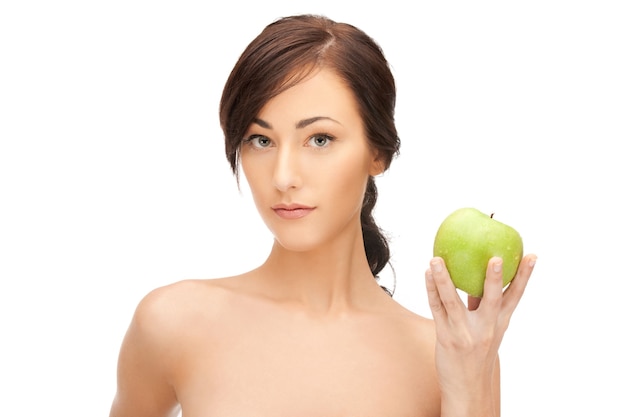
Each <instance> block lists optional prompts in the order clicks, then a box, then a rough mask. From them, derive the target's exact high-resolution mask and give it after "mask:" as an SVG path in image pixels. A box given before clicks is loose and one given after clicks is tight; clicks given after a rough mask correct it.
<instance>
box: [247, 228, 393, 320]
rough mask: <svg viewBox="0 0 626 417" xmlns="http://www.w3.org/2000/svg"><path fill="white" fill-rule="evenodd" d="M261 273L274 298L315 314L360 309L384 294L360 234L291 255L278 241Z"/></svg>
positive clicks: (261, 268) (292, 252)
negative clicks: (360, 302)
mask: <svg viewBox="0 0 626 417" xmlns="http://www.w3.org/2000/svg"><path fill="white" fill-rule="evenodd" d="M260 270H261V271H262V272H263V273H262V274H260V275H259V276H261V277H263V278H262V279H264V280H267V283H269V288H271V291H272V297H276V299H277V300H279V301H284V302H288V303H293V304H294V305H295V306H299V307H302V308H305V309H307V310H310V311H311V312H316V313H323V314H328V313H333V312H335V313H340V312H343V311H346V310H347V309H350V308H358V304H359V300H371V299H370V297H372V296H373V297H377V296H379V295H380V294H381V293H382V291H381V289H380V288H379V286H378V283H377V282H376V281H375V280H374V277H373V276H372V273H371V271H370V268H369V265H368V263H367V257H366V255H365V249H364V246H363V236H362V235H361V234H360V230H359V233H358V235H357V236H356V237H354V238H351V239H344V240H343V241H337V242H334V243H332V244H328V245H322V246H320V247H317V248H315V249H312V250H309V251H290V250H289V249H287V248H285V247H283V246H282V245H281V244H280V243H278V242H276V241H275V242H274V245H273V247H272V251H271V253H270V255H269V257H268V259H267V261H266V262H265V263H264V264H263V265H262V266H261V267H260ZM383 295H384V294H383Z"/></svg>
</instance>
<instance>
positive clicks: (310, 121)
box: [253, 116, 341, 129]
mask: <svg viewBox="0 0 626 417" xmlns="http://www.w3.org/2000/svg"><path fill="white" fill-rule="evenodd" d="M320 120H330V121H331V122H335V123H337V124H341V123H339V122H338V121H337V120H335V119H333V118H332V117H327V116H315V117H309V118H308V119H302V120H300V121H299V122H298V123H296V129H303V128H305V127H307V126H308V125H310V124H313V123H315V122H318V121H320ZM253 122H254V123H256V124H257V125H259V126H261V127H262V128H265V129H272V125H271V124H270V123H268V122H266V121H265V120H263V119H259V118H255V119H254V120H253Z"/></svg>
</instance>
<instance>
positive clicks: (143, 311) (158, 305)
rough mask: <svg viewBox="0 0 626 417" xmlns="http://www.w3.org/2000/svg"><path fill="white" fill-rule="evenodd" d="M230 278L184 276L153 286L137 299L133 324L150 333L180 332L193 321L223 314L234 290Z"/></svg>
mask: <svg viewBox="0 0 626 417" xmlns="http://www.w3.org/2000/svg"><path fill="white" fill-rule="evenodd" d="M233 280H235V278H234V277H232V278H218V279H186V280H182V281H178V282H174V283H172V284H168V285H164V286H161V287H157V288H155V289H153V290H151V291H150V292H148V293H147V294H146V295H145V296H144V297H143V298H142V299H141V300H140V301H139V303H138V305H137V307H136V309H135V313H134V316H133V325H135V326H139V327H140V328H142V329H145V330H146V331H149V332H150V333H153V332H157V333H159V334H171V333H172V332H173V333H177V332H180V330H181V329H182V328H184V327H189V326H190V325H191V324H193V323H199V322H202V323H205V324H209V323H207V322H210V321H211V320H216V319H218V318H220V317H223V313H224V309H226V308H229V306H230V305H232V300H233V299H235V298H236V297H237V291H236V290H235V289H234V286H233V285H231V284H230V283H231V281H233Z"/></svg>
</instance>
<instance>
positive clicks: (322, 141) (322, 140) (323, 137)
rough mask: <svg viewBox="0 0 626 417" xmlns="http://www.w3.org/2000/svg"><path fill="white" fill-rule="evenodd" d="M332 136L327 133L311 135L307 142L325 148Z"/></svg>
mask: <svg viewBox="0 0 626 417" xmlns="http://www.w3.org/2000/svg"><path fill="white" fill-rule="evenodd" d="M333 139H334V138H333V137H332V136H330V135H327V134H318V135H313V136H311V137H310V138H309V144H310V145H311V146H313V147H316V148H325V147H327V146H328V145H329V144H330V142H332V141H333Z"/></svg>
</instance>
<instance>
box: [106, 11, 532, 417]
mask: <svg viewBox="0 0 626 417" xmlns="http://www.w3.org/2000/svg"><path fill="white" fill-rule="evenodd" d="M394 105H395V84H394V79H393V77H392V75H391V72H390V70H389V67H388V65H387V62H386V60H385V58H384V56H383V53H382V51H381V50H380V48H379V47H378V45H377V44H376V43H375V42H374V41H373V40H372V39H371V38H370V37H368V36H367V35H366V34H365V33H363V32H362V31H360V30H359V29H357V28H355V27H353V26H350V25H348V24H341V23H335V22H333V21H331V20H329V19H327V18H324V17H319V16H308V15H305V16H293V17H288V18H283V19H280V20H278V21H276V22H274V23H272V24H270V25H268V26H267V27H266V28H265V30H263V32H262V33H261V34H260V35H259V36H258V37H257V38H256V39H254V40H253V41H252V43H251V44H250V45H249V46H248V47H247V49H246V50H245V51H244V52H243V54H242V55H241V57H240V59H239V61H238V62H237V64H236V65H235V67H234V69H233V71H232V73H231V75H230V77H229V79H228V81H227V83H226V86H225V88H224V92H223V96H222V100H221V106H220V120H221V125H222V128H223V131H224V134H225V138H226V155H227V157H228V159H229V161H230V163H231V165H232V168H233V171H234V172H235V174H238V173H239V170H240V169H242V170H243V173H244V174H245V176H246V179H247V181H248V182H249V185H250V189H251V191H252V195H253V198H254V201H255V204H256V207H257V209H258V211H259V213H260V215H261V217H262V218H263V220H264V222H265V223H266V225H267V227H268V228H269V229H270V230H271V232H272V233H273V236H274V242H273V247H272V250H271V252H270V254H269V256H268V258H267V260H266V261H265V262H264V263H263V264H262V265H260V266H259V267H258V268H256V269H254V270H252V271H249V272H245V273H243V274H241V275H238V276H233V277H228V278H219V279H217V278H216V279H209V280H186V281H181V282H178V283H175V284H172V285H169V286H166V287H163V288H158V289H156V290H154V291H152V292H150V293H149V294H148V295H147V296H146V297H145V298H144V299H143V300H142V301H141V302H140V303H139V305H138V307H137V310H136V313H135V315H134V317H133V319H132V323H131V324H130V327H129V329H128V332H127V335H126V337H125V339H124V342H123V344H122V348H121V352H120V356H119V369H118V390H117V395H116V397H115V399H114V402H113V405H112V409H111V413H110V415H111V417H125V416H132V417H144V416H145V417H148V416H151V417H156V416H174V415H176V414H177V413H179V412H180V411H181V410H182V413H183V415H184V416H185V417H208V416H219V417H242V416H246V417H252V416H259V417H262V416H272V417H278V416H289V417H293V416H298V417H307V416H320V417H321V416H323V417H332V416H359V417H365V416H372V417H381V416H385V417H394V416H412V417H417V416H440V415H441V416H455V417H460V416H473V417H475V416H497V415H499V398H500V395H499V368H498V348H499V345H500V342H501V340H502V337H503V335H504V332H505V330H506V328H507V325H508V321H509V318H510V317H511V315H512V313H513V310H514V309H515V307H516V305H517V303H518V301H519V300H520V297H521V296H522V293H523V291H524V288H525V286H526V283H527V281H528V278H529V276H530V274H531V270H532V267H533V265H534V262H535V256H534V255H527V256H526V257H525V258H524V259H523V261H522V263H521V265H520V267H519V271H518V273H517V276H516V278H515V279H514V280H513V282H512V283H511V285H510V286H509V287H508V288H507V289H506V290H505V291H504V292H503V291H502V284H501V282H502V281H501V272H500V270H501V265H502V260H501V259H498V258H494V259H492V260H491V261H490V264H489V267H488V272H487V279H486V283H485V291H484V296H483V298H482V299H481V300H478V299H471V300H469V302H468V307H466V306H465V304H464V303H463V302H462V300H461V299H460V298H459V297H458V294H457V292H456V290H455V288H454V286H453V284H452V282H451V281H450V278H449V275H448V273H447V270H446V268H445V265H444V263H443V261H442V260H441V259H439V258H435V259H433V260H432V261H431V264H430V267H429V268H428V270H427V272H426V289H427V293H428V299H429V303H430V306H431V309H432V313H433V320H431V319H428V318H424V317H420V316H418V315H416V314H414V313H412V312H410V311H409V310H407V309H405V308H403V307H402V306H400V305H399V304H398V303H396V302H395V301H394V300H393V299H392V297H390V295H389V294H388V292H386V291H385V290H384V289H383V288H381V287H380V286H379V285H378V282H377V280H376V275H377V274H378V272H380V271H381V270H382V269H383V268H384V266H385V265H386V264H387V262H388V260H389V250H388V246H387V242H386V240H385V238H384V236H383V235H382V234H381V232H380V230H379V229H378V227H377V226H376V224H375V223H374V220H373V218H372V209H373V207H374V204H375V202H376V186H375V183H374V177H375V176H376V175H377V174H379V173H381V172H383V171H384V170H385V169H387V168H388V167H389V164H390V163H391V161H392V159H393V157H394V156H395V155H396V153H397V151H398V148H399V143H400V142H399V139H398V136H397V133H396V128H395V126H394Z"/></svg>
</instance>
